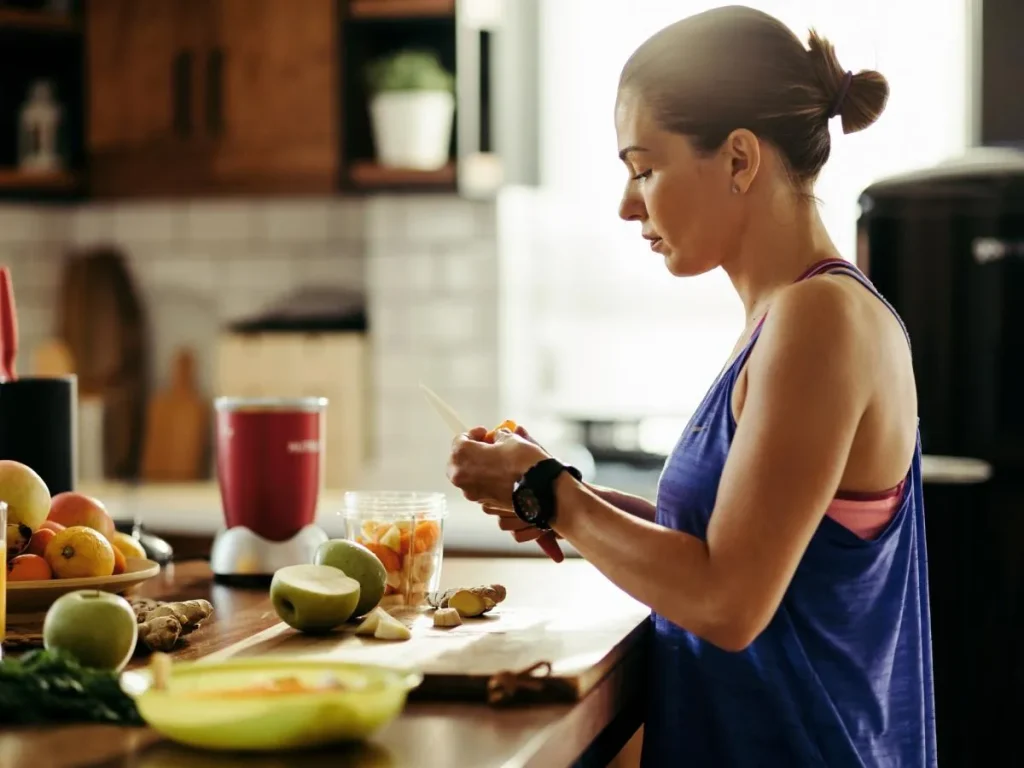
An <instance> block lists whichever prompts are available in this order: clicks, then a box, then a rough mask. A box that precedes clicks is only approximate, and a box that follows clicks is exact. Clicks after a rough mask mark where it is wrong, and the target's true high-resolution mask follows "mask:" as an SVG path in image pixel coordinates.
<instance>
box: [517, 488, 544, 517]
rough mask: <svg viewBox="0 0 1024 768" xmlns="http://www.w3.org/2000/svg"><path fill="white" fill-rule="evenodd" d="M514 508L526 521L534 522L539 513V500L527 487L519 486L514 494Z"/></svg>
mask: <svg viewBox="0 0 1024 768" xmlns="http://www.w3.org/2000/svg"><path fill="white" fill-rule="evenodd" d="M516 509H517V511H518V512H519V514H520V515H521V516H522V519H523V520H525V521H526V522H528V523H533V522H535V521H536V520H537V518H539V517H540V515H541V508H540V501H538V499H537V496H536V495H535V494H534V493H533V491H531V490H530V489H529V488H522V487H521V488H519V492H518V493H517V494H516Z"/></svg>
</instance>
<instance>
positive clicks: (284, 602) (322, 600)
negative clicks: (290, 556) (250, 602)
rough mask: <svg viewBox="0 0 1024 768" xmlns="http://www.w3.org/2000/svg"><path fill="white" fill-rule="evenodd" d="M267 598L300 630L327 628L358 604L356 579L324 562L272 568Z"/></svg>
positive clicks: (350, 615) (320, 630)
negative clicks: (268, 596) (272, 572)
mask: <svg viewBox="0 0 1024 768" xmlns="http://www.w3.org/2000/svg"><path fill="white" fill-rule="evenodd" d="M270 602H271V603H272V604H273V606H274V610H275V611H276V612H277V615H278V616H280V617H281V620H282V621H283V622H284V623H285V624H287V625H288V626H290V627H293V628H295V629H297V630H299V631H300V632H330V631H331V630H332V629H334V628H335V627H337V626H340V625H342V624H344V623H345V622H346V621H348V620H349V619H350V618H351V617H352V614H353V613H354V612H355V609H356V606H357V605H358V604H359V582H358V581H356V580H355V579H352V578H349V577H348V576H346V575H345V574H344V573H342V572H341V571H339V570H338V569H337V568H331V567H330V566H328V565H314V564H309V563H303V564H301V565H286V566H285V567H284V568H279V569H277V571H275V572H274V578H273V579H272V580H271V582H270Z"/></svg>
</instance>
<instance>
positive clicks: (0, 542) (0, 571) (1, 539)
mask: <svg viewBox="0 0 1024 768" xmlns="http://www.w3.org/2000/svg"><path fill="white" fill-rule="evenodd" d="M0 552H3V553H4V565H3V567H2V568H0V659H2V658H3V657H4V640H6V639H7V502H6V501H0Z"/></svg>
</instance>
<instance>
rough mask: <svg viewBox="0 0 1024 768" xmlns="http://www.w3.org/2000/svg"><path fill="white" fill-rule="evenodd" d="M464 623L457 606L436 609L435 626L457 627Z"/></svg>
mask: <svg viewBox="0 0 1024 768" xmlns="http://www.w3.org/2000/svg"><path fill="white" fill-rule="evenodd" d="M460 624H462V616H461V615H459V612H458V611H457V610H456V609H455V608H438V609H437V610H436V611H434V626H435V627H446V628H447V627H457V626H459V625H460Z"/></svg>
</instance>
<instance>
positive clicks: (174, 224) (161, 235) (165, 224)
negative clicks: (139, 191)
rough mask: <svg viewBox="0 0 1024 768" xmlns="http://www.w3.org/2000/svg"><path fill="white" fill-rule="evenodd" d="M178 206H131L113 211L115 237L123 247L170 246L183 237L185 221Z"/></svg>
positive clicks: (180, 206)
mask: <svg viewBox="0 0 1024 768" xmlns="http://www.w3.org/2000/svg"><path fill="white" fill-rule="evenodd" d="M185 214H186V211H185V208H184V206H182V205H179V204H170V203H166V204H158V203H151V204H150V203H147V204H143V205H139V204H135V203H130V204H124V205H118V206H116V207H115V208H114V230H113V235H114V237H115V238H116V239H117V240H118V241H120V242H124V243H169V242H171V241H172V240H176V239H178V238H179V237H180V235H181V234H182V230H183V228H184V224H185V220H186V216H185Z"/></svg>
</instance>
